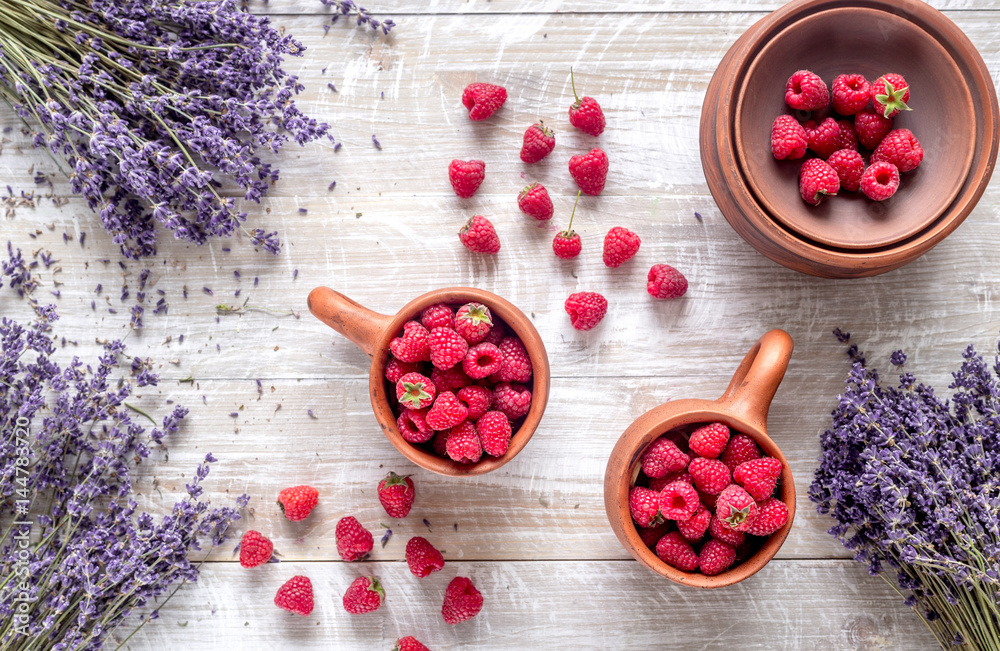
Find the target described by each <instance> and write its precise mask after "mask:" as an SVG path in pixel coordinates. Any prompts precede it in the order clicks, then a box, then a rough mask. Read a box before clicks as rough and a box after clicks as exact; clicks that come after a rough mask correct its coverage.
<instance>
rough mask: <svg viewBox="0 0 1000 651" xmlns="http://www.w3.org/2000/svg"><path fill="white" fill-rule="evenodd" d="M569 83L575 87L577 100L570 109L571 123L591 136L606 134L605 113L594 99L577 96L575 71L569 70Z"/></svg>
mask: <svg viewBox="0 0 1000 651" xmlns="http://www.w3.org/2000/svg"><path fill="white" fill-rule="evenodd" d="M569 83H570V85H571V86H572V87H573V97H574V98H575V99H576V101H575V102H573V104H571V105H570V107H569V123H570V124H572V125H573V126H574V127H576V128H577V129H579V130H580V131H583V132H584V133H586V134H589V135H591V136H595V137H596V136H599V135H601V134H602V133H603V132H604V125H605V121H604V111H602V110H601V105H600V104H598V103H597V100H596V99H594V98H593V97H586V96H585V97H583V98H582V99H581V98H580V96H579V95H577V94H576V80H575V79H573V69H572V68H570V69H569Z"/></svg>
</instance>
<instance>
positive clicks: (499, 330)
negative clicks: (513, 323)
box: [483, 321, 507, 346]
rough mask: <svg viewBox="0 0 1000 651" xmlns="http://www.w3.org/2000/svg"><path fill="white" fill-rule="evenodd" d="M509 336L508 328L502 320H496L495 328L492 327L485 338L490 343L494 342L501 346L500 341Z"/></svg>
mask: <svg viewBox="0 0 1000 651" xmlns="http://www.w3.org/2000/svg"><path fill="white" fill-rule="evenodd" d="M506 336H507V328H506V327H504V324H503V322H502V321H495V322H494V323H493V328H491V329H490V331H489V333H488V334H487V335H486V339H483V341H485V342H486V343H488V344H493V345H494V346H499V345H500V342H501V341H503V340H504V338H505V337H506Z"/></svg>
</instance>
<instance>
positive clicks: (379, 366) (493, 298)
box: [308, 287, 550, 477]
mask: <svg viewBox="0 0 1000 651" xmlns="http://www.w3.org/2000/svg"><path fill="white" fill-rule="evenodd" d="M308 301H309V311H310V312H312V313H313V315H314V316H315V317H316V318H318V319H319V320H320V321H322V322H323V323H325V324H327V325H328V326H330V327H331V328H333V329H334V330H336V331H337V332H339V333H340V334H342V335H344V336H345V337H347V338H348V339H350V340H351V341H353V342H354V343H355V344H357V345H358V347H359V348H361V350H363V351H365V353H367V354H368V356H369V357H371V359H372V364H371V371H370V372H369V374H368V393H369V395H370V397H371V401H372V409H373V410H374V411H375V418H376V420H378V424H379V426H380V427H381V428H382V432H383V433H384V434H385V436H386V438H388V439H389V441H390V442H391V443H392V444H393V445H394V446H396V449H397V450H399V451H400V452H401V453H402V454H403V456H404V457H406V458H407V459H409V460H410V461H412V462H413V463H415V464H417V465H418V466H420V467H421V468H425V469H427V470H430V471H432V472H436V473H438V474H441V475H448V476H451V477H458V476H466V475H481V474H484V473H487V472H490V471H492V470H496V469H497V468H499V467H500V466H502V465H504V464H505V463H507V462H508V461H510V460H511V459H513V458H514V457H515V456H517V453H518V452H520V451H521V450H522V449H524V446H525V445H526V444H527V443H528V440H529V439H530V438H531V435H532V434H534V432H535V428H536V427H538V423H539V421H540V420H541V419H542V413H543V412H544V411H545V404H546V402H547V401H548V399H549V379H550V377H549V358H548V355H546V353H545V346H544V345H543V344H542V338H541V337H540V336H539V335H538V331H537V330H535V326H534V325H532V323H531V321H530V320H529V319H528V317H526V316H525V315H524V313H523V312H521V310H519V309H517V308H516V307H514V306H513V305H512V304H511V303H509V302H508V301H505V300H504V299H502V298H500V297H499V296H497V295H496V294H491V293H490V292H486V291H483V290H481V289H474V288H472V287H449V288H446V289H437V290H434V291H431V292H427V293H426V294H424V295H422V296H419V297H417V298H415V299H414V300H412V301H410V302H409V303H407V304H406V305H405V306H403V308H402V309H401V310H400V311H399V312H398V313H397V314H396V315H395V316H389V315H386V314H379V313H378V312H373V311H372V310H369V309H368V308H366V307H364V306H363V305H360V304H358V303H356V302H355V301H353V300H351V299H349V298H348V297H346V296H344V295H343V294H341V293H340V292H335V291H334V290H332V289H330V288H328V287H317V288H316V289H314V290H312V292H310V293H309V299H308ZM472 301H474V302H477V303H482V304H483V305H485V306H486V307H488V308H490V311H491V312H492V313H493V314H494V315H496V316H497V317H499V318H500V320H501V321H503V322H504V323H506V324H507V326H508V327H509V328H510V329H511V330H513V331H514V333H515V334H517V336H518V337H519V338H520V339H521V342H522V343H523V344H524V347H525V349H526V350H527V351H528V357H529V358H530V359H531V367H532V372H533V376H532V379H531V383H532V386H530V387H529V388H530V389H531V408H530V409H529V410H528V413H527V415H526V416H525V417H524V422H523V423H522V424H521V426H520V427H519V428H518V429H517V431H516V432H514V434H513V436H512V438H511V441H510V446H509V447H508V448H507V453H506V454H504V455H503V456H501V457H491V456H489V455H486V454H484V455H483V457H482V459H480V460H479V461H478V462H477V463H473V464H464V463H456V462H455V461H452V460H451V459H447V458H442V457H439V456H437V455H435V454H433V453H432V452H430V451H428V450H425V449H423V448H421V447H418V446H416V445H414V444H412V443H410V442H409V441H407V440H405V439H404V438H403V437H402V435H401V434H400V433H399V429H398V428H397V427H396V414H395V413H393V408H392V404H390V402H389V399H388V395H387V394H386V379H385V365H386V363H387V362H388V361H389V342H390V341H392V339H393V338H394V337H397V336H399V334H400V333H401V332H402V330H403V324H404V323H406V322H407V321H410V320H411V319H418V320H419V318H420V312H421V311H423V309H424V308H427V307H430V306H431V305H435V304H436V303H449V304H461V303H468V302H472Z"/></svg>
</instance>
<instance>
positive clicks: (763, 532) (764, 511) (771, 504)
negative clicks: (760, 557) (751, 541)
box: [747, 497, 788, 536]
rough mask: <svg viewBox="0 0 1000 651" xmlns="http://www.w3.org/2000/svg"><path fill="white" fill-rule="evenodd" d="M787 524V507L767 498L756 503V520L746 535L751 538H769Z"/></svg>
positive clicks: (774, 499) (771, 498) (772, 498)
mask: <svg viewBox="0 0 1000 651" xmlns="http://www.w3.org/2000/svg"><path fill="white" fill-rule="evenodd" d="M786 522H788V507H787V506H785V503H784V502H782V501H781V500H779V499H777V498H774V497H769V498H767V499H766V500H764V501H763V502H758V503H757V519H756V520H754V521H753V524H752V525H750V528H749V529H747V533H748V534H750V535H751V536H770V535H771V534H772V533H774V532H775V531H777V530H778V529H780V528H782V527H783V526H785V523H786Z"/></svg>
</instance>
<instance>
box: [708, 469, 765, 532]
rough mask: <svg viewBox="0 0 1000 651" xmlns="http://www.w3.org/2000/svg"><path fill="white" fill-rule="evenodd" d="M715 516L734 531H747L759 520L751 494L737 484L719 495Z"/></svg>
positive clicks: (728, 487) (731, 485)
mask: <svg viewBox="0 0 1000 651" xmlns="http://www.w3.org/2000/svg"><path fill="white" fill-rule="evenodd" d="M738 470H739V468H737V471H738ZM715 514H716V515H717V516H718V517H719V518H721V519H722V521H723V524H724V525H725V526H727V527H729V528H730V529H732V530H733V531H746V530H747V529H749V528H750V525H751V524H753V521H754V520H755V519H756V518H757V503H756V502H754V499H753V497H751V496H750V493H748V492H746V491H745V490H743V489H742V488H741V487H739V486H737V485H736V484H730V485H729V486H727V487H726V489H725V490H724V491H722V492H721V493H720V494H719V499H717V500H716V502H715Z"/></svg>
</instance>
